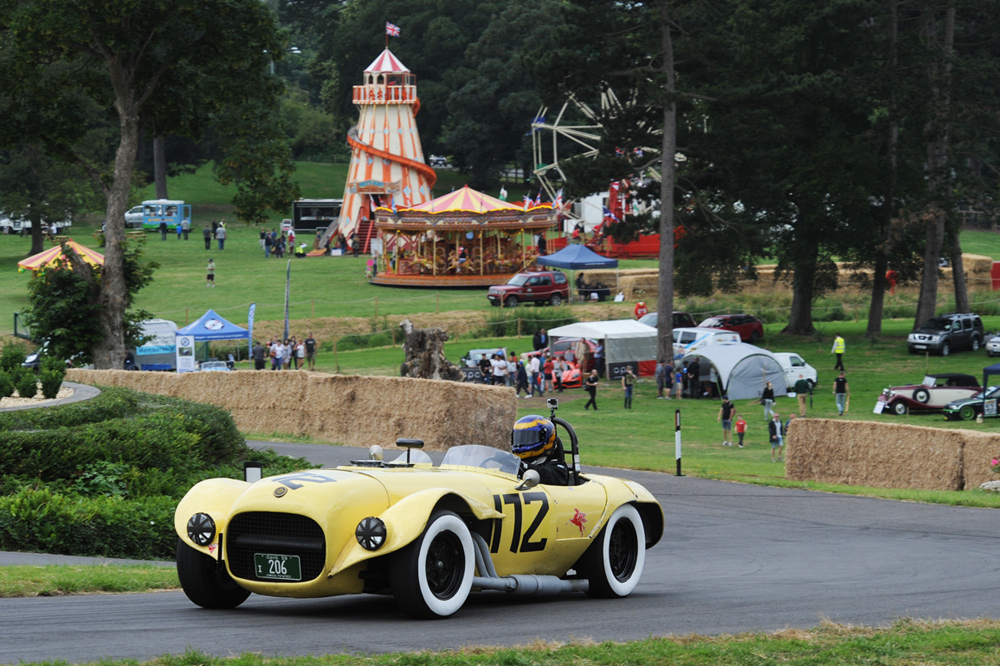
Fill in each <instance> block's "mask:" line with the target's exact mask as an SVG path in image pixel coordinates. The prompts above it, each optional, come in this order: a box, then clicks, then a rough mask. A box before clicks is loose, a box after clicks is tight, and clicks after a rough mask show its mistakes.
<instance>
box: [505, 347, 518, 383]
mask: <svg viewBox="0 0 1000 666" xmlns="http://www.w3.org/2000/svg"><path fill="white" fill-rule="evenodd" d="M516 374H517V361H515V360H514V355H513V354H510V355H508V356H507V375H506V377H504V379H506V380H507V386H510V385H511V384H513V383H514V376H515V375H516Z"/></svg>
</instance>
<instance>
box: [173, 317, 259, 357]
mask: <svg viewBox="0 0 1000 666" xmlns="http://www.w3.org/2000/svg"><path fill="white" fill-rule="evenodd" d="M249 338H250V332H249V331H248V330H247V329H245V328H243V327H242V326H237V325H236V324H234V323H232V322H230V321H227V320H226V319H224V318H223V317H222V316H221V315H219V313H217V312H216V311H215V310H209V311H208V312H206V313H205V314H203V315H202V316H201V317H199V318H198V319H197V320H196V321H193V322H191V323H190V324H188V325H187V326H185V327H184V328H179V329H177V340H178V341H181V340H185V339H186V340H193V341H194V343H195V344H197V343H199V342H200V343H202V347H201V352H200V353H199V354H196V356H201V358H202V360H207V359H208V343H209V342H212V341H215V340H247V339H249ZM193 346H194V345H191V347H188V346H187V345H186V344H184V345H182V344H180V342H178V349H181V348H182V347H187V348H188V349H191V348H192V347H193ZM178 353H180V352H178ZM178 358H180V357H178ZM189 360H193V359H190V357H189ZM181 365H182V363H181V361H180V360H178V363H177V370H178V372H182V371H183V370H182V369H181ZM193 369H194V367H186V370H193Z"/></svg>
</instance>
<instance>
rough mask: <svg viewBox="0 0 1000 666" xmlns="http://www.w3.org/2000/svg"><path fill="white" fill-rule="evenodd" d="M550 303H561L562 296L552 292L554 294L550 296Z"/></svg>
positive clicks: (555, 304) (556, 304)
mask: <svg viewBox="0 0 1000 666" xmlns="http://www.w3.org/2000/svg"><path fill="white" fill-rule="evenodd" d="M549 303H550V304H551V305H553V306H558V305H561V304H562V296H560V295H559V294H552V296H551V297H550V298H549Z"/></svg>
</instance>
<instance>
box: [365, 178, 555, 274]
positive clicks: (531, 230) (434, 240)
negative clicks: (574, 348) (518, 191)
mask: <svg viewBox="0 0 1000 666" xmlns="http://www.w3.org/2000/svg"><path fill="white" fill-rule="evenodd" d="M374 214H375V229H376V230H377V233H378V237H379V239H380V241H381V242H380V243H378V246H380V247H381V252H379V253H378V255H377V257H376V260H375V273H374V275H373V276H372V279H371V281H372V283H373V284H382V285H396V286H411V287H414V286H416V287H488V286H490V285H494V284H499V283H502V282H506V281H507V279H508V278H510V277H511V276H512V275H514V274H515V273H519V272H521V271H524V270H531V269H533V268H535V260H536V259H537V258H538V250H537V247H536V245H535V237H536V236H537V235H538V234H544V233H545V232H546V231H548V230H549V229H552V228H553V227H555V226H556V224H557V220H556V214H555V211H553V209H552V204H549V203H539V204H537V205H536V204H532V203H530V202H527V203H525V204H524V205H523V206H521V205H518V204H511V203H508V202H506V201H501V200H500V199H496V198H494V197H491V196H489V195H486V194H483V193H482V192H477V191H476V190H473V189H471V188H469V187H468V186H466V187H463V188H462V189H460V190H456V191H454V192H452V193H450V194H447V195H445V196H443V197H439V198H437V199H433V200H431V201H428V202H426V203H422V204H419V205H416V206H413V207H410V208H396V207H395V206H393V207H392V208H385V207H382V208H377V209H376V210H375V213H374Z"/></svg>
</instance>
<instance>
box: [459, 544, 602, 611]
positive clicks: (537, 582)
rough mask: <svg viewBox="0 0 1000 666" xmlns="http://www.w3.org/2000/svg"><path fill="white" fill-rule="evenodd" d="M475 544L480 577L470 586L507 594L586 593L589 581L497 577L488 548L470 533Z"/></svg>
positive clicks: (553, 577)
mask: <svg viewBox="0 0 1000 666" xmlns="http://www.w3.org/2000/svg"><path fill="white" fill-rule="evenodd" d="M472 540H473V541H474V542H475V544H476V568H477V569H479V573H481V574H485V575H482V576H474V577H473V578H472V586H473V587H477V588H479V589H481V590H496V591H498V592H507V593H508V594H519V595H529V594H560V593H562V592H586V591H587V590H589V589H590V581H589V580H563V579H561V578H559V577H558V576H535V575H522V574H514V575H512V576H502V577H501V576H498V575H497V572H496V569H495V568H494V567H493V559H492V558H491V557H490V548H489V545H488V544H487V543H486V539H484V538H483V537H482V535H480V534H476V533H475V532H473V533H472Z"/></svg>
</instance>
